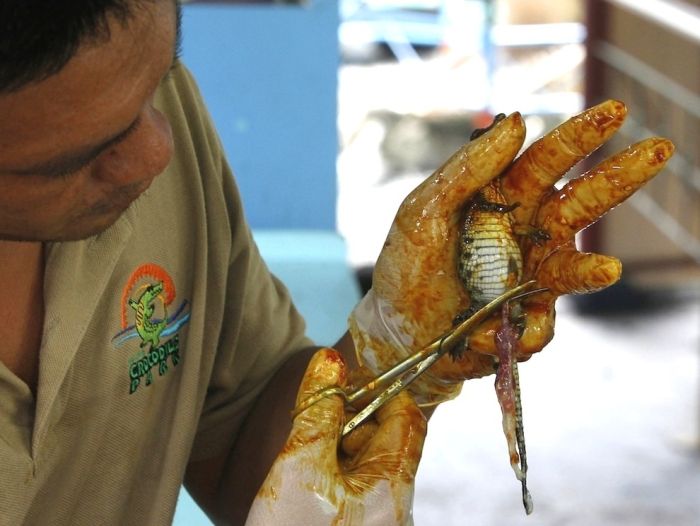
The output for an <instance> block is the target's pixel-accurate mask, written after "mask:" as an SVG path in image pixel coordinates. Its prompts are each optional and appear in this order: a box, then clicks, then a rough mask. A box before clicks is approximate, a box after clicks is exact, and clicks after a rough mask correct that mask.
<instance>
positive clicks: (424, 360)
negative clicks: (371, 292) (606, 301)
mask: <svg viewBox="0 0 700 526" xmlns="http://www.w3.org/2000/svg"><path fill="white" fill-rule="evenodd" d="M534 285H535V281H534V280H533V281H528V282H525V283H523V284H522V285H519V286H517V287H514V288H512V289H510V290H508V291H507V292H504V293H503V294H501V295H500V296H498V297H497V298H495V299H494V300H492V301H491V302H489V303H487V304H486V305H484V306H483V307H482V308H480V309H479V310H478V311H476V312H475V313H474V314H472V315H471V316H470V317H469V318H467V319H466V320H464V321H463V322H461V323H459V324H458V325H456V326H455V327H453V328H452V329H450V330H449V331H448V332H446V333H445V334H443V335H442V336H440V337H439V338H437V339H436V340H434V341H433V342H432V343H430V344H429V345H427V346H426V347H424V348H423V349H421V350H419V351H417V352H416V353H414V354H413V355H411V356H409V357H408V358H406V359H405V360H403V361H401V362H399V363H397V364H396V365H395V366H393V367H392V368H391V369H389V370H388V371H386V372H384V373H382V374H380V375H379V376H377V377H376V378H373V379H372V380H370V381H369V382H367V383H366V384H365V385H363V386H362V387H360V388H358V389H357V390H355V391H352V392H350V393H348V392H346V391H345V390H344V389H342V388H341V387H337V386H335V387H328V388H326V389H323V390H321V391H319V392H318V393H316V394H314V395H312V396H310V397H309V398H307V399H306V400H304V401H303V402H301V403H300V404H299V405H298V406H297V407H296V408H295V409H294V411H293V412H292V417H295V416H296V415H298V414H299V413H301V412H303V411H305V410H306V409H308V408H309V407H311V406H312V405H314V404H316V403H318V402H319V401H320V400H323V399H324V398H327V397H329V396H334V395H339V396H340V397H342V398H343V399H344V400H345V402H346V403H348V404H352V403H353V402H356V401H358V400H361V399H362V398H364V397H366V396H368V395H369V394H370V393H373V392H375V391H377V390H378V389H380V388H382V387H385V386H387V384H388V387H386V389H384V391H382V392H381V393H379V394H378V395H377V396H376V397H375V398H374V399H373V400H372V401H371V402H370V403H369V404H368V405H367V406H365V408H364V409H362V410H361V411H360V412H359V413H357V414H356V415H355V416H354V417H353V418H352V419H351V420H350V421H348V422H347V423H346V424H345V426H344V427H343V431H342V436H345V435H347V434H348V433H350V432H351V431H352V430H353V429H355V427H357V426H358V425H360V424H361V423H362V422H364V421H365V420H366V419H367V418H369V417H370V416H371V415H372V414H373V413H374V412H375V411H377V409H379V408H380V407H381V406H383V405H384V404H385V403H386V402H388V401H389V400H390V399H392V398H393V397H394V396H396V395H397V394H399V392H401V391H402V390H404V389H406V387H408V386H409V385H410V384H411V383H412V382H413V381H414V380H416V378H418V377H419V376H420V375H422V374H423V373H424V372H425V371H427V370H428V368H429V367H430V366H431V365H433V364H434V363H435V362H436V361H437V360H438V359H439V358H440V357H442V356H443V355H444V354H445V353H446V352H448V351H450V350H451V349H453V348H454V347H455V346H456V345H457V344H459V343H461V342H463V341H464V339H465V337H466V336H467V335H468V334H469V333H470V332H472V331H473V330H474V329H475V328H476V327H477V326H478V325H479V324H480V323H481V322H483V321H484V320H485V319H486V318H488V317H489V316H490V315H491V314H493V313H494V312H495V311H496V310H497V309H498V308H499V307H500V306H501V305H503V304H504V303H505V302H507V301H512V300H518V299H521V298H523V297H525V296H529V295H531V294H536V293H539V292H543V291H545V290H547V289H532V287H533V286H534Z"/></svg>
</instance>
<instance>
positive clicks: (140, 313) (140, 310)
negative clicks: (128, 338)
mask: <svg viewBox="0 0 700 526" xmlns="http://www.w3.org/2000/svg"><path fill="white" fill-rule="evenodd" d="M161 292H163V282H162V281H158V282H157V283H155V284H153V285H148V286H147V287H146V290H144V291H143V294H141V296H140V297H139V299H138V301H134V300H132V299H129V306H130V307H131V308H132V309H134V310H135V311H136V332H138V334H139V336H140V337H141V340H142V341H141V347H143V346H145V345H146V344H147V343H150V344H151V347H152V348H154V347H157V346H158V344H159V343H160V333H161V332H163V329H165V327H166V325H167V324H168V320H167V318H168V316H167V314H165V315H164V316H163V318H162V319H161V320H160V321H157V322H154V321H153V320H152V317H153V313H154V311H155V306H154V305H153V302H154V301H155V300H156V298H157V297H158V296H159V295H160V293H161ZM163 309H165V304H163Z"/></svg>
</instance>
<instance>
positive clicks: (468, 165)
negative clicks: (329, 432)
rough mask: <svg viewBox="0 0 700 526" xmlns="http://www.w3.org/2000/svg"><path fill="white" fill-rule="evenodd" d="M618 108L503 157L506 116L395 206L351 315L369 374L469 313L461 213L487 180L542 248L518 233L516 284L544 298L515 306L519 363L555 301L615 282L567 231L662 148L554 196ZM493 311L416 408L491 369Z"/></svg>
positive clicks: (615, 271) (622, 158)
mask: <svg viewBox="0 0 700 526" xmlns="http://www.w3.org/2000/svg"><path fill="white" fill-rule="evenodd" d="M625 115H626V108H625V106H624V104H623V103H621V102H618V101H607V102H604V103H602V104H600V105H598V106H595V107H593V108H591V109H589V110H587V111H585V112H583V113H582V114H581V115H578V116H576V117H573V118H572V119H570V120H568V121H567V122H565V123H564V124H562V125H561V126H559V127H558V128H556V129H555V130H553V131H552V132H551V133H549V134H548V135H546V136H544V137H543V138H541V139H540V140H539V141H536V142H535V143H533V144H532V145H531V146H530V147H529V148H527V150H525V151H524V152H523V154H522V155H521V156H520V157H519V158H518V159H517V160H516V161H515V162H513V159H514V158H515V156H516V154H517V153H518V150H519V149H520V147H521V146H522V143H523V141H524V137H525V126H524V123H523V120H522V118H521V116H520V115H519V114H518V113H514V114H512V115H510V116H508V117H507V118H505V119H504V120H502V121H500V122H499V123H497V124H496V125H494V126H493V128H492V129H491V130H489V131H487V132H486V133H484V134H483V135H481V136H480V137H478V138H476V139H475V140H473V141H471V142H469V143H467V144H466V145H465V146H463V147H462V148H461V149H460V150H459V151H458V152H457V153H455V154H454V155H453V156H452V157H451V158H450V159H449V160H448V161H447V162H446V163H445V164H444V165H443V166H442V167H441V168H439V169H438V170H437V171H436V172H435V173H433V174H432V175H431V176H430V177H428V178H427V179H426V180H425V181H424V182H423V183H422V184H421V185H419V186H418V187H417V188H416V189H415V190H414V191H413V192H411V194H409V195H408V197H407V198H406V199H405V200H404V201H403V203H402V204H401V206H400V208H399V210H398V213H397V215H396V218H395V220H394V223H393V225H392V226H391V229H390V231H389V234H388V236H387V239H386V242H385V244H384V247H383V249H382V252H381V254H380V256H379V258H378V261H377V263H376V266H375V269H374V274H373V283H372V290H370V292H369V293H368V294H367V295H366V296H365V298H363V300H362V301H361V302H360V304H359V305H358V306H357V308H356V309H355V310H354V311H353V313H352V315H351V316H350V320H349V324H350V332H351V334H352V336H353V341H354V343H355V348H356V351H357V353H358V360H359V361H360V363H361V364H362V365H363V366H364V367H367V368H369V369H370V370H371V372H372V373H374V374H377V373H378V372H382V371H384V370H386V369H388V368H389V367H391V366H392V365H394V364H395V363H397V362H398V361H400V360H402V359H403V358H405V357H406V356H408V355H410V354H412V353H413V352H415V351H417V350H419V349H421V348H422V347H424V346H425V345H427V344H429V343H430V342H432V341H433V340H435V339H436V338H437V337H439V336H440V335H441V334H443V333H444V332H445V331H447V330H449V329H450V328H451V327H452V326H453V322H454V319H455V316H456V315H458V314H459V313H461V312H464V311H465V310H467V308H468V307H469V305H470V295H469V292H468V291H467V290H465V287H464V285H463V284H462V282H461V281H460V279H459V276H458V271H457V259H458V254H457V250H458V236H459V229H460V217H461V216H462V214H463V210H464V207H465V205H466V204H468V203H469V202H470V201H471V200H472V199H473V198H474V196H475V194H476V193H477V192H478V191H479V190H480V189H482V188H483V187H484V186H485V185H487V184H489V183H490V182H491V181H493V182H494V184H495V185H496V187H497V188H498V189H499V190H500V192H501V193H502V194H503V196H504V197H505V198H506V200H507V202H508V203H509V204H511V205H512V204H515V203H518V205H517V206H516V207H515V208H514V209H513V210H512V212H511V214H512V217H513V219H514V223H515V225H514V226H515V228H516V230H517V231H520V232H525V231H539V232H544V233H546V234H547V235H548V236H549V239H548V240H546V241H543V238H542V237H539V238H538V239H536V240H533V238H531V237H529V236H527V235H523V236H517V240H518V244H519V247H520V250H521V253H522V256H523V276H522V280H521V281H526V280H529V279H535V280H536V281H537V286H538V287H547V288H549V289H550V290H549V292H547V293H540V294H537V295H535V296H532V297H530V298H528V299H526V300H524V301H523V305H522V306H523V309H524V314H525V317H524V330H523V333H522V335H521V340H520V354H519V356H518V358H519V359H521V360H522V359H527V358H528V357H529V356H530V355H531V354H532V353H535V352H537V351H539V350H541V349H542V348H543V347H544V346H545V345H546V344H547V343H548V342H549V341H550V340H551V338H552V336H553V331H554V302H555V300H556V298H557V297H558V296H560V295H562V294H569V293H577V294H579V293H586V292H592V291H596V290H600V289H602V288H605V287H607V286H609V285H611V284H613V283H614V282H615V281H617V279H619V276H620V273H621V265H620V262H619V261H618V260H616V259H615V258H612V257H608V256H603V255H599V254H584V253H581V252H579V251H577V249H576V247H575V244H574V236H575V234H576V233H577V232H579V231H580V230H582V229H584V228H586V227H587V226H589V225H591V224H592V223H594V222H595V221H597V220H598V219H599V218H600V217H601V216H602V215H603V214H605V213H606V212H607V211H608V210H610V209H612V208H613V207H614V206H616V205H617V204H619V203H621V202H622V201H624V200H625V199H626V198H627V197H629V196H630V195H632V194H633V193H634V192H635V191H636V190H637V189H639V188H640V187H641V186H642V185H643V184H644V183H645V182H647V181H648V180H649V179H651V178H652V177H653V176H654V175H656V173H658V172H659V171H660V170H661V168H662V167H663V165H664V164H665V162H666V161H667V160H668V158H669V157H670V156H671V154H672V153H673V145H672V144H671V142H670V141H668V140H666V139H660V138H650V139H647V140H645V141H642V142H640V143H637V144H635V145H633V146H631V147H629V148H628V149H627V150H624V151H623V152H621V153H619V154H617V155H615V156H613V157H611V158H610V159H608V160H606V161H604V162H602V163H601V164H599V165H598V166H596V167H594V168H593V169H591V170H590V171H589V172H587V173H586V174H584V175H582V176H581V177H579V178H577V179H575V180H573V181H571V182H569V183H567V184H566V185H564V187H563V188H562V189H561V190H557V189H556V188H554V186H553V185H554V183H555V182H556V181H558V180H559V179H560V178H562V177H563V176H564V175H565V174H566V172H567V171H568V170H569V169H570V168H571V167H573V166H574V165H575V164H576V163H578V162H579V161H581V160H582V159H583V158H585V157H586V156H588V155H589V154H590V153H591V152H592V151H594V150H595V149H597V148H598V147H599V146H600V145H602V144H604V143H605V142H606V141H607V140H608V139H609V138H610V137H611V136H612V135H613V133H614V132H615V131H617V129H618V128H619V127H620V126H621V125H622V122H623V120H624V118H625ZM499 324H500V322H499V320H498V316H497V315H496V316H494V318H492V319H489V320H487V321H486V322H484V323H483V324H482V325H481V326H480V327H479V328H478V329H477V330H476V331H475V332H473V333H472V334H471V335H470V336H469V339H468V346H469V351H468V352H465V353H463V354H462V355H461V356H460V357H459V358H457V359H453V357H451V356H447V355H446V356H444V357H443V358H441V359H440V360H439V361H438V362H436V363H435V364H434V365H433V366H432V368H431V369H430V370H429V371H428V372H426V373H424V374H423V375H422V376H421V377H420V378H419V379H418V380H417V381H416V382H415V383H414V384H412V386H411V387H410V390H411V391H412V392H413V394H414V396H415V399H416V401H417V402H418V403H419V404H420V405H433V404H436V403H440V402H442V401H444V400H448V399H450V398H452V397H454V396H456V395H457V394H458V393H459V390H460V388H461V383H462V381H463V380H465V379H467V378H474V377H480V376H484V375H487V374H491V373H493V372H494V371H495V359H494V355H495V354H496V352H495V344H494V333H495V331H496V329H497V327H498V326H499Z"/></svg>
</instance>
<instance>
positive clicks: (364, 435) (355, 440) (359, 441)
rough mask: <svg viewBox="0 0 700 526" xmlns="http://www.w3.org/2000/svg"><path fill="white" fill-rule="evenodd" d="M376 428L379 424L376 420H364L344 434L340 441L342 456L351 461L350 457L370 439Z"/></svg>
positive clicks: (354, 455)
mask: <svg viewBox="0 0 700 526" xmlns="http://www.w3.org/2000/svg"><path fill="white" fill-rule="evenodd" d="M378 428H379V424H377V422H376V420H366V421H365V422H363V423H362V424H360V425H359V426H357V427H356V428H355V429H353V430H352V432H350V433H349V434H348V435H345V436H344V437H343V440H342V441H341V443H340V448H341V451H342V452H343V455H344V458H346V459H348V462H352V459H354V458H355V457H356V456H357V455H358V453H359V452H360V451H362V450H363V449H364V448H365V447H366V446H367V444H368V443H369V441H370V440H372V438H373V437H374V435H375V434H376V433H377V429H378Z"/></svg>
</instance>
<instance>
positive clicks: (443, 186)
mask: <svg viewBox="0 0 700 526" xmlns="http://www.w3.org/2000/svg"><path fill="white" fill-rule="evenodd" d="M524 139H525V124H524V122H523V119H522V117H521V116H520V114H519V113H513V114H511V115H509V116H508V117H506V118H505V119H503V120H502V121H500V122H499V123H497V124H496V125H495V126H494V127H493V128H492V129H491V130H489V131H488V132H486V133H484V134H483V135H481V136H479V137H478V138H476V139H474V140H473V141H470V142H468V143H466V144H465V145H464V146H462V148H460V149H459V150H458V151H457V152H456V153H455V154H454V155H452V157H450V158H449V159H448V160H447V162H445V164H443V165H442V166H441V167H440V168H439V169H438V170H436V171H435V172H434V173H433V175H431V176H430V177H428V178H427V179H426V180H425V181H423V182H422V183H421V184H420V185H419V186H418V187H417V188H416V189H415V190H413V191H412V192H411V193H410V194H409V195H408V197H407V198H406V199H405V200H404V201H403V203H402V204H401V206H400V207H399V211H398V213H397V215H396V219H395V221H394V224H395V225H396V226H397V227H398V228H399V230H400V231H401V232H403V233H404V234H405V235H407V236H409V238H410V239H411V241H412V242H413V243H415V244H418V245H422V244H424V242H426V241H427V242H432V239H433V238H432V237H431V236H430V235H429V234H426V233H425V232H424V230H425V229H426V228H428V229H431V231H433V230H434V229H435V228H437V227H436V226H435V225H433V224H431V222H432V221H434V220H437V223H438V225H441V224H444V223H445V222H446V221H448V220H450V219H452V221H453V222H454V221H455V220H456V215H457V214H458V212H459V210H460V209H461V207H462V206H463V205H464V203H465V202H466V201H467V200H468V199H469V198H470V197H471V196H472V195H473V194H474V193H475V192H476V191H477V190H479V189H480V188H481V187H483V186H484V185H486V184H487V183H488V182H489V181H491V179H493V178H494V177H496V176H498V175H499V174H500V173H501V172H503V170H504V169H505V168H506V167H507V166H508V165H509V164H510V163H511V162H512V161H513V159H514V158H515V156H516V154H517V153H518V150H520V147H521V146H522V144H523V141H524ZM442 228H444V226H443V227H442Z"/></svg>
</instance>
